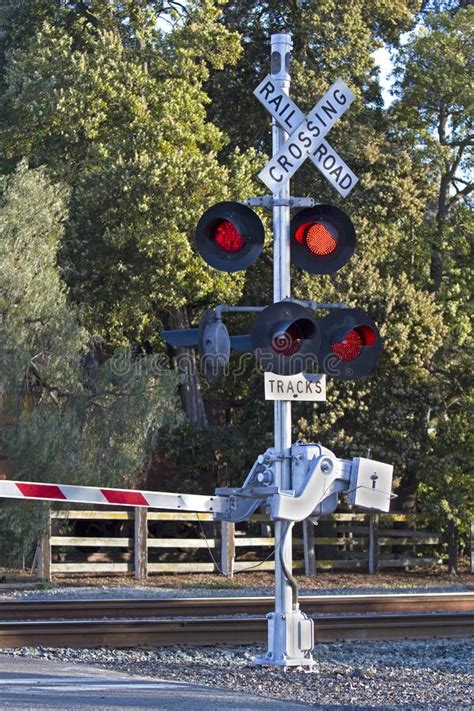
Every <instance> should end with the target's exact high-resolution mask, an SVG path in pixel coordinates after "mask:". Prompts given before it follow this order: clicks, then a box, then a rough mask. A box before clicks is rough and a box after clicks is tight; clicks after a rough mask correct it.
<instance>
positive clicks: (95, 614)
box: [0, 593, 474, 648]
mask: <svg viewBox="0 0 474 711" xmlns="http://www.w3.org/2000/svg"><path fill="white" fill-rule="evenodd" d="M272 604H273V599H272V598H270V597H264V598H262V597H258V598H255V597H254V598H210V599H209V598H185V599H176V598H175V599H172V600H149V599H146V600H61V601H58V600H48V601H41V602H38V601H20V602H18V601H4V602H1V603H0V647H2V648H5V647H18V646H37V645H42V646H45V647H95V646H104V647H134V646H170V645H179V646H182V645H183V644H185V645H186V644H187V645H218V644H246V645H248V644H263V643H265V641H266V638H267V621H266V619H265V617H264V616H263V613H265V612H268V611H269V610H270V609H271V607H272ZM301 607H302V609H303V610H305V611H306V612H307V613H308V614H310V615H311V616H312V617H313V618H314V621H315V633H316V641H317V642H336V641H353V640H382V639H384V640H394V639H428V638H432V637H468V636H474V595H473V594H469V593H468V594H466V593H443V594H441V595H439V594H436V595H427V594H419V595H399V594H398V595H375V596H374V595H344V596H342V595H341V596H320V597H317V596H305V597H303V598H302V600H301ZM400 610H403V612H402V613H400V612H399V611H400ZM414 610H416V612H415V611H414ZM434 610H437V611H434ZM441 610H443V611H441ZM453 610H456V611H453ZM334 612H338V613H339V614H338V615H334V614H332V613H334ZM361 613H365V614H361ZM6 615H9V618H8V619H5V616H6ZM24 615H26V616H28V617H29V616H30V615H35V616H36V615H38V617H36V618H35V619H32V618H30V619H28V620H27V619H26V616H24ZM230 615H232V616H230ZM15 616H16V619H15ZM39 616H41V619H39ZM79 617H80V618H82V619H78V618H79ZM110 617H113V619H109V618H110ZM66 618H68V619H66ZM71 618H73V619H71ZM87 618H89V619H87ZM167 618H172V619H167Z"/></svg>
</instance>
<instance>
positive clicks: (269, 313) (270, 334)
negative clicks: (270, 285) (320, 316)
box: [251, 301, 321, 375]
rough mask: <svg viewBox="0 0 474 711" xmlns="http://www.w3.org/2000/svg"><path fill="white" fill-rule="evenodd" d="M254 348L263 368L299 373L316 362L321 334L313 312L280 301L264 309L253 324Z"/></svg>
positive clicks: (280, 373)
mask: <svg viewBox="0 0 474 711" xmlns="http://www.w3.org/2000/svg"><path fill="white" fill-rule="evenodd" d="M251 338H252V350H253V351H254V353H255V357H256V358H257V361H258V362H259V363H260V365H261V366H262V367H263V369H264V370H266V371H269V372H272V373H277V374H278V375H296V374H297V373H301V372H303V371H304V370H310V369H311V368H312V366H314V364H315V363H317V359H318V353H319V347H320V343H321V337H320V332H319V325H318V322H317V320H316V318H315V317H314V315H313V313H312V312H311V311H310V310H309V309H308V308H306V307H304V306H301V305H300V304H295V303H293V302H291V301H280V302H278V303H276V304H272V305H271V306H267V308H266V309H264V310H263V311H261V312H260V313H259V314H258V316H257V318H256V319H255V321H254V324H253V327H252V334H251Z"/></svg>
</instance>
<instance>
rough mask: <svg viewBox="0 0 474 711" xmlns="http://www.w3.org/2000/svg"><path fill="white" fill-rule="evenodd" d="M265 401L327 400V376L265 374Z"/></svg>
mask: <svg viewBox="0 0 474 711" xmlns="http://www.w3.org/2000/svg"><path fill="white" fill-rule="evenodd" d="M264 376H265V400H309V401H324V400H326V376H325V375H316V374H313V373H298V374H297V375H276V374H275V373H264Z"/></svg>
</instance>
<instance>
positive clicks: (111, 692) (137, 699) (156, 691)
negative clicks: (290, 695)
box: [0, 654, 314, 711]
mask: <svg viewBox="0 0 474 711" xmlns="http://www.w3.org/2000/svg"><path fill="white" fill-rule="evenodd" d="M112 708H114V709H127V710H129V711H134V709H155V711H175V709H179V711H201V710H204V709H205V711H215V710H216V711H217V709H218V710H219V711H227V710H229V711H230V710H231V709H232V710H233V711H237V710H238V711H260V710H262V711H263V710H264V709H268V711H304V709H305V708H306V709H307V708H308V706H306V705H302V704H295V703H292V702H291V701H275V700H272V699H265V698H262V697H261V696H260V697H258V696H253V695H251V694H242V693H238V692H231V691H226V690H225V689H212V688H209V687H204V686H196V685H194V684H184V683H182V682H176V683H173V682H170V681H165V680H162V681H160V680H159V679H152V678H151V677H137V676H129V675H126V674H121V673H118V672H113V671H108V670H106V669H98V668H96V667H91V666H85V665H82V664H81V665H80V666H77V665H74V664H66V663H64V662H55V661H50V660H43V659H31V658H26V657H14V656H8V655H6V654H0V709H1V711H15V710H16V709H22V710H25V709H31V711H33V710H34V711H42V710H43V709H64V710H66V709H67V711H76V710H78V711H79V710H81V711H83V710H84V711H85V710H88V711H90V710H92V709H94V711H95V710H96V709H97V710H101V709H107V710H110V709H112ZM313 709H314V707H313Z"/></svg>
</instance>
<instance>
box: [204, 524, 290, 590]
mask: <svg viewBox="0 0 474 711" xmlns="http://www.w3.org/2000/svg"><path fill="white" fill-rule="evenodd" d="M196 518H197V520H198V522H199V526H200V528H201V533H202V535H203V536H204V540H205V541H206V546H207V550H208V553H209V557H210V558H211V560H212V562H213V563H214V565H215V566H216V568H217V570H218V571H219V573H221V574H222V575H227V573H224V571H223V570H222V568H221V566H220V565H219V563H218V562H217V560H216V559H215V557H214V554H213V552H212V548H211V547H210V545H209V540H208V538H207V536H206V532H205V530H204V526H203V525H202V521H201V519H200V518H199V514H198V513H196ZM285 534H286V532H285ZM283 539H284V536H282V538H281V539H280V540H279V542H278V543H277V545H276V546H274V547H273V548H272V550H271V551H270V553H269V554H268V555H267V557H266V558H264V559H263V560H260V561H259V562H258V563H256V564H255V565H249V566H247V567H246V568H241V569H240V570H237V571H236V572H235V574H236V575H237V574H238V573H246V572H247V571H248V570H254V569H255V568H259V567H260V566H261V565H263V564H264V563H266V562H267V560H270V558H272V557H273V556H274V555H276V552H277V550H278V549H279V550H280V551H281V544H282V543H283ZM280 560H281V558H280ZM285 576H286V577H288V576H287V574H286V572H285ZM291 577H292V578H293V576H291ZM288 580H289V582H290V579H289V578H288ZM293 580H294V582H295V584H296V604H298V583H297V582H296V580H295V578H293ZM290 585H291V582H290Z"/></svg>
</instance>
